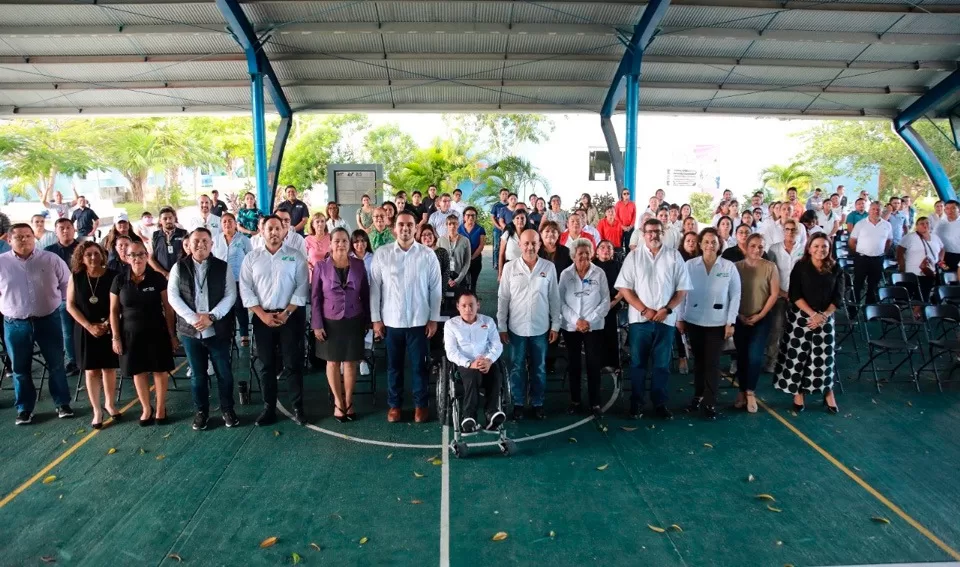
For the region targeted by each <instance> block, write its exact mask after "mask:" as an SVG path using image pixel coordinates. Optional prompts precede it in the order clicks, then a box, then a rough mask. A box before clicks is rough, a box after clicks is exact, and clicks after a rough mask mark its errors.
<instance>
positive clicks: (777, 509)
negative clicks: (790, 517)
mask: <svg viewBox="0 0 960 567" xmlns="http://www.w3.org/2000/svg"><path fill="white" fill-rule="evenodd" d="M767 510H770V511H771V512H777V513H780V512H783V510H781V509H780V508H774V507H773V506H771V505H769V504H767Z"/></svg>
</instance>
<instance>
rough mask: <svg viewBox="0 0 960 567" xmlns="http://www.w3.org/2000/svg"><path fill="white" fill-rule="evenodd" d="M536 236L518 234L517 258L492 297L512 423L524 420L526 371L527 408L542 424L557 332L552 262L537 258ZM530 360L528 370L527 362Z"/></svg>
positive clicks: (556, 293)
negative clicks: (506, 365) (506, 348)
mask: <svg viewBox="0 0 960 567" xmlns="http://www.w3.org/2000/svg"><path fill="white" fill-rule="evenodd" d="M539 250H540V235H539V234H537V232H536V231H535V230H532V229H527V230H525V231H523V233H521V234H520V252H521V255H520V257H519V258H517V259H515V260H511V261H510V262H508V263H507V265H506V266H504V267H503V274H502V275H501V277H500V289H499V292H498V294H497V327H498V329H499V331H500V340H501V341H503V343H504V344H508V345H510V351H511V356H510V358H511V366H512V367H511V369H510V386H511V390H512V394H513V419H515V420H519V419H522V418H523V408H524V404H525V403H526V401H527V400H526V399H525V398H526V396H525V392H526V389H527V376H526V374H527V368H529V369H530V374H531V375H530V377H529V378H530V400H529V401H530V406H531V410H530V411H531V412H532V413H533V416H534V417H536V418H537V419H545V418H546V414H545V413H544V411H543V401H544V394H545V392H546V388H547V345H548V344H549V343H553V342H555V341H556V340H557V336H558V332H559V331H560V288H559V286H558V278H557V271H556V268H555V267H554V265H553V263H552V262H550V261H548V260H544V259H543V258H540V257H539V256H538V255H537V253H538V252H539ZM528 355H529V361H530V362H529V366H528V365H527V358H528Z"/></svg>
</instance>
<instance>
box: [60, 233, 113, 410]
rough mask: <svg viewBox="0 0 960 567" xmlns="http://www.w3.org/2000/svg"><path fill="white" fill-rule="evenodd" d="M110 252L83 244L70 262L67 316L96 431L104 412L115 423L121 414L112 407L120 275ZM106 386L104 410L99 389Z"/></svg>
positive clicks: (93, 245)
mask: <svg viewBox="0 0 960 567" xmlns="http://www.w3.org/2000/svg"><path fill="white" fill-rule="evenodd" d="M106 263H107V251H106V250H104V249H103V248H102V247H101V246H100V245H98V244H97V243H95V242H90V241H87V242H82V243H81V244H80V246H77V249H76V250H74V251H73V258H72V259H71V261H70V271H71V272H72V275H71V276H70V283H69V285H68V286H67V312H68V313H70V316H71V317H73V320H74V321H75V326H76V329H75V330H74V332H73V340H74V348H75V349H76V353H77V366H78V367H79V368H80V371H81V372H83V373H84V376H85V378H86V384H87V396H88V397H89V398H90V407H91V408H92V409H93V422H91V424H90V425H91V426H92V427H93V428H94V429H100V428H101V427H103V411H102V410H103V409H104V408H105V409H106V410H107V412H108V413H109V414H110V417H112V418H113V419H114V420H117V419H120V412H118V411H117V408H116V407H115V406H114V405H113V403H114V398H116V394H117V366H119V360H118V359H117V355H116V353H114V352H113V349H112V348H111V346H110V339H111V337H110V323H109V318H110V286H111V285H112V284H113V278H114V277H115V276H116V275H117V273H116V272H115V271H113V270H110V269H108V268H107V267H106V266H105V264H106ZM101 380H102V384H103V396H104V399H103V406H101V405H100V385H101Z"/></svg>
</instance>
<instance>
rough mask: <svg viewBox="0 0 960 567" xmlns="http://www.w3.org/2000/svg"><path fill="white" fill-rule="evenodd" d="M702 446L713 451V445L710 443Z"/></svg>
mask: <svg viewBox="0 0 960 567" xmlns="http://www.w3.org/2000/svg"><path fill="white" fill-rule="evenodd" d="M703 446H704V447H706V448H707V449H713V445H711V444H710V443H704V444H703Z"/></svg>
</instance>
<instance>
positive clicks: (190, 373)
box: [187, 364, 193, 378]
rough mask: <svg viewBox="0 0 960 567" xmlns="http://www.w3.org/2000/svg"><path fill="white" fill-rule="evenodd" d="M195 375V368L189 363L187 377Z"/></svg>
mask: <svg viewBox="0 0 960 567" xmlns="http://www.w3.org/2000/svg"><path fill="white" fill-rule="evenodd" d="M191 376H193V368H190V365H189V364H188V365H187V378H190V377H191Z"/></svg>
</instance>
